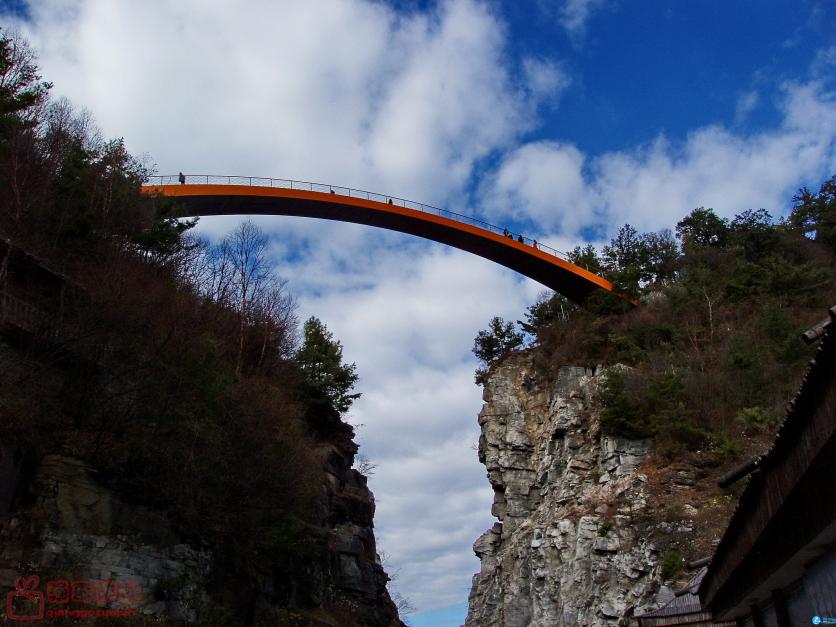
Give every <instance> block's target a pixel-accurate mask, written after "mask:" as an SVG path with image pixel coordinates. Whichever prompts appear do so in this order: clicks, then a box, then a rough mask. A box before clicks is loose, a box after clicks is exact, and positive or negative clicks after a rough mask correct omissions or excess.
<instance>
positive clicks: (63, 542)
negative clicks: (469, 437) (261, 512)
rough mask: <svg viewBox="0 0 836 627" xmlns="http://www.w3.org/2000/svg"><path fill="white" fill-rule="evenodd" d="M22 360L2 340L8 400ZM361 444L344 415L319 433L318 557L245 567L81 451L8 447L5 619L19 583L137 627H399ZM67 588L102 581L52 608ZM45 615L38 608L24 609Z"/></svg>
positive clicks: (4, 449)
mask: <svg viewBox="0 0 836 627" xmlns="http://www.w3.org/2000/svg"><path fill="white" fill-rule="evenodd" d="M22 359H23V357H22V354H21V353H20V352H19V351H18V350H17V348H16V347H15V346H13V345H10V344H8V343H6V342H4V341H3V339H2V337H0V403H3V402H4V397H3V394H2V391H3V388H2V383H3V382H4V381H8V380H14V377H13V374H14V371H15V369H17V368H18V367H19V366H20V365H21V363H22ZM56 377H57V378H58V379H60V373H56ZM57 387H60V386H57ZM43 393H44V394H46V393H48V392H47V390H43ZM49 393H52V392H51V391H50V392H49ZM352 437H353V430H352V429H351V427H350V426H349V425H347V424H345V423H343V422H342V421H340V420H339V419H338V418H332V419H329V420H328V421H324V422H322V423H321V424H318V425H317V426H316V428H314V429H312V430H311V433H310V434H309V442H310V445H311V447H312V448H313V450H314V453H315V455H316V457H317V458H318V459H319V460H320V462H321V468H322V472H321V483H320V487H321V491H320V495H319V498H318V499H317V503H318V505H317V507H316V510H317V520H316V521H314V522H315V523H316V526H317V527H318V529H319V530H320V532H319V535H317V536H316V537H313V538H311V544H312V545H313V548H312V549H310V550H309V551H308V552H307V553H306V554H304V555H301V556H297V557H294V556H288V558H287V559H282V560H275V559H271V558H270V557H268V556H267V555H264V556H263V557H262V559H256V560H252V561H246V562H245V561H243V560H241V559H239V558H238V557H237V556H236V554H235V552H234V550H233V549H231V545H232V544H233V543H232V542H231V541H229V542H224V541H220V542H218V541H212V543H211V544H207V543H206V542H203V541H201V540H200V539H199V538H195V537H194V536H193V535H192V534H190V533H189V530H187V529H179V528H177V527H176V526H175V525H173V524H172V523H171V522H170V521H169V519H168V516H167V515H166V514H165V512H161V511H155V510H153V509H151V508H149V507H146V506H144V505H143V504H141V503H137V502H135V501H134V500H133V499H132V498H131V495H130V494H126V493H123V492H121V491H120V490H119V488H118V487H117V486H118V483H119V481H118V479H119V478H118V477H102V476H101V473H99V472H98V471H97V469H96V468H93V467H91V466H90V465H89V464H88V463H85V462H84V461H82V460H81V459H78V458H76V457H73V456H72V455H71V454H67V453H66V452H64V451H44V450H41V451H35V450H32V449H26V450H22V449H20V448H17V447H14V446H9V445H8V443H4V442H0V598H2V599H3V603H2V605H0V621H2V620H4V619H6V618H8V617H7V616H6V612H7V609H8V608H7V605H6V601H5V600H6V599H7V596H8V595H9V594H12V595H14V594H15V590H16V589H17V588H18V587H19V583H20V580H21V578H24V579H26V580H28V579H29V578H30V577H32V576H37V577H38V578H39V580H40V581H39V582H38V584H37V586H35V584H34V582H33V581H31V580H30V581H29V582H28V584H29V585H30V586H32V588H31V589H29V592H28V593H29V594H30V596H31V597H32V599H35V598H36V595H35V592H38V593H40V594H42V595H43V599H44V601H45V603H44V606H45V607H44V609H46V610H47V611H49V610H56V609H71V608H74V609H80V610H114V609H126V610H130V611H132V612H135V613H136V616H135V618H134V619H132V620H134V621H135V622H136V621H139V622H136V624H155V625H156V624H162V625H166V624H172V625H174V624H177V625H181V624H199V625H218V626H220V625H223V626H228V625H244V624H246V625H249V624H255V625H289V626H291V625H292V626H294V627H336V626H339V627H349V626H352V625H363V626H364V627H365V626H369V627H399V626H401V625H402V624H403V623H401V621H400V620H399V619H398V613H397V609H396V607H395V605H394V603H393V602H392V600H391V599H390V598H389V594H388V592H387V589H386V583H387V581H388V579H389V578H388V576H387V575H386V573H385V572H384V570H383V567H382V565H381V564H380V561H379V558H378V555H377V550H376V546H375V536H374V528H373V527H374V523H373V520H374V511H375V503H374V496H373V495H372V493H371V491H370V490H369V489H368V487H367V484H366V477H365V476H363V475H362V474H361V473H360V472H358V471H357V470H355V469H353V468H352V464H353V461H354V455H355V453H356V452H357V445H356V444H355V443H354V442H353V440H352ZM70 439H71V438H70ZM177 463H178V460H172V466H171V472H177ZM227 540H229V539H227ZM61 581H66V582H68V583H69V584H70V585H73V584H75V583H79V584H83V585H84V586H86V585H88V582H92V584H93V585H94V586H98V588H97V591H96V592H95V593H91V594H94V596H95V599H92V598H91V599H82V600H79V601H78V602H73V601H70V602H68V603H62V602H52V601H51V600H50V598H49V588H48V585H49V584H50V582H61ZM102 582H105V583H102ZM106 582H115V584H119V585H123V584H124V585H128V582H130V585H131V586H133V587H132V588H130V590H129V591H128V592H129V594H128V595H127V597H126V596H125V595H122V594H120V593H119V591H118V590H116V592H113V590H111V591H110V592H108V591H107V590H106V589H104V588H102V586H104V587H105V588H106V587H107V586H108V585H110V584H108V583H106ZM115 584H114V585H115ZM99 589H101V590H99ZM100 593H101V594H100ZM111 593H113V594H111ZM102 594H103V595H104V596H102ZM96 595H98V596H96ZM17 596H18V597H21V598H22V597H23V595H22V594H18V595H17ZM23 600H24V601H26V599H25V598H24V599H23ZM23 605H24V606H26V605H27V604H26V603H24V604H23ZM13 609H14V608H13ZM37 609H38V608H37V607H36V604H35V605H33V603H32V602H30V603H29V604H28V606H26V607H22V608H21V612H30V615H31V612H33V611H36V610H37ZM143 619H145V621H146V622H142V620H143ZM91 620H93V622H95V619H91ZM99 622H101V621H99ZM79 624H86V623H79ZM108 624H110V623H108Z"/></svg>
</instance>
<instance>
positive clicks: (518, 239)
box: [517, 235, 525, 244]
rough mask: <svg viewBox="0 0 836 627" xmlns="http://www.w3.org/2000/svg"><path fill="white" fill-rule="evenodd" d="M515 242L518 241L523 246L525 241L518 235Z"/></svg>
mask: <svg viewBox="0 0 836 627" xmlns="http://www.w3.org/2000/svg"><path fill="white" fill-rule="evenodd" d="M517 241H518V242H519V243H520V244H525V240H524V239H523V236H522V235H520V236H519V237H518V238H517Z"/></svg>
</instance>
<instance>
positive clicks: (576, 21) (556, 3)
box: [538, 0, 611, 43]
mask: <svg viewBox="0 0 836 627" xmlns="http://www.w3.org/2000/svg"><path fill="white" fill-rule="evenodd" d="M538 4H539V6H540V9H541V10H542V11H544V12H545V13H546V15H549V16H552V17H556V18H557V20H558V22H559V23H560V25H561V26H562V27H563V28H564V29H565V30H566V34H567V35H568V36H569V38H570V39H571V40H572V41H573V42H575V43H579V42H580V41H582V40H583V38H584V36H585V35H586V28H587V23H588V22H589V19H590V17H591V16H592V15H593V13H595V12H596V11H598V10H599V9H602V8H604V7H606V6H607V4H608V2H607V0H538ZM610 4H611V3H610Z"/></svg>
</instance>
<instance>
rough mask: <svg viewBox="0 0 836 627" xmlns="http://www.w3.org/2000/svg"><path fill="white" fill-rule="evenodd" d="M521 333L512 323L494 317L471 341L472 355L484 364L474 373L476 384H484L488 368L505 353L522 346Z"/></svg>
mask: <svg viewBox="0 0 836 627" xmlns="http://www.w3.org/2000/svg"><path fill="white" fill-rule="evenodd" d="M523 342H524V338H523V335H522V333H519V332H518V331H515V330H514V323H513V322H505V320H503V319H502V318H500V317H499V316H494V317H493V318H491V321H490V322H489V323H488V328H487V329H482V330H481V331H479V333H478V334H477V335H476V339H475V340H474V341H473V354H474V355H476V357H477V358H478V359H479V361H481V362H482V363H483V364H484V367H482V368H479V369H478V370H477V371H476V383H477V384H478V383H484V382H485V376H486V375H487V374H488V370H489V369H490V367H491V366H492V365H493V364H494V363H496V362H497V361H498V360H499V359H500V358H501V357H504V356H505V355H506V354H507V353H509V352H510V351H512V350H515V349H517V348H520V347H521V346H522V345H523Z"/></svg>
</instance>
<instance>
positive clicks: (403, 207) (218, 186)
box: [142, 175, 613, 302]
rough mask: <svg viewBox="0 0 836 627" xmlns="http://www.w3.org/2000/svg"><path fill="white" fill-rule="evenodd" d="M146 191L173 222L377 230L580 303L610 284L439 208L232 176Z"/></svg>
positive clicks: (539, 247)
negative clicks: (419, 240) (261, 220)
mask: <svg viewBox="0 0 836 627" xmlns="http://www.w3.org/2000/svg"><path fill="white" fill-rule="evenodd" d="M142 191H143V193H146V194H162V195H163V196H167V197H171V198H177V199H178V201H179V202H178V207H177V209H176V216H177V217H197V216H216V215H279V216H300V217H306V218H320V219H325V220H338V221H341V222H354V223H356V224H365V225H368V226H376V227H380V228H384V229H389V230H392V231H399V232H401V233H409V234H411V235H416V236H418V237H423V238H425V239H429V240H433V241H436V242H440V243H442V244H447V245H448V246H453V247H455V248H459V249H461V250H465V251H467V252H470V253H473V254H474V255H479V256H480V257H484V258H485V259H490V260H491V261H494V262H496V263H498V264H500V265H502V266H505V267H506V268H510V269H511V270H515V271H516V272H519V273H520V274H523V275H525V276H527V277H530V278H532V279H534V280H535V281H538V282H539V283H542V284H543V285H545V286H546V287H549V288H551V289H553V290H554V291H556V292H560V293H561V294H563V295H564V296H566V297H567V298H569V299H571V300H573V301H575V302H581V301H583V300H584V299H585V298H586V297H587V296H589V294H591V293H592V292H594V291H596V290H605V291H610V292H611V291H613V285H612V283H610V282H609V281H607V280H606V279H604V278H603V277H600V276H598V275H597V274H594V273H593V272H590V271H589V270H587V269H586V268H583V267H581V266H579V265H577V264H575V263H572V262H571V261H570V260H569V259H568V258H567V257H566V256H565V255H563V254H562V253H560V252H558V251H557V250H555V249H553V248H551V247H549V246H546V245H543V244H540V243H538V242H536V241H535V240H531V239H529V238H525V237H523V236H522V235H517V234H514V233H510V232H509V231H507V230H506V229H501V228H499V227H496V226H494V225H492V224H489V223H487V222H483V221H481V220H477V219H474V218H470V217H467V216H464V215H461V214H457V213H454V212H451V211H447V210H444V209H439V208H437V207H431V206H429V205H423V204H420V203H416V202H412V201H408V200H404V199H402V198H396V197H394V196H384V195H381V194H374V193H372V192H366V191H360V190H355V189H350V188H346V187H337V186H332V185H323V184H319V183H306V182H300V181H290V180H286V179H263V178H256V177H237V176H206V175H199V176H196V175H189V176H180V177H177V176H155V177H150V178H149V180H148V184H146V185H144V186H143V187H142Z"/></svg>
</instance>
